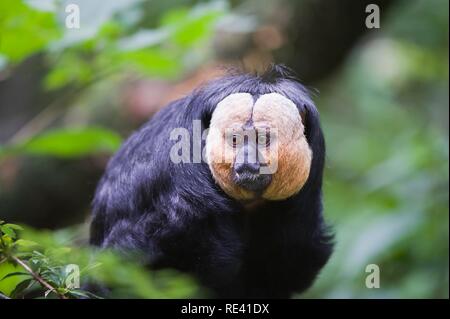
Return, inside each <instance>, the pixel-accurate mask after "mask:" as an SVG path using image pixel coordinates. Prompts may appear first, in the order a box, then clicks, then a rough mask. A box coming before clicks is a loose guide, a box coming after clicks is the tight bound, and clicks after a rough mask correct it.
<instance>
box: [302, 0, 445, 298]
mask: <svg viewBox="0 0 450 319" xmlns="http://www.w3.org/2000/svg"><path fill="white" fill-rule="evenodd" d="M441 5H442V2H441V1H434V2H432V1H430V2H426V3H425V2H414V3H411V5H410V2H405V3H403V4H401V5H399V6H398V8H396V9H395V11H394V13H393V17H395V18H394V19H393V20H390V21H391V22H390V23H389V22H384V25H383V31H384V33H383V34H382V35H379V36H378V37H373V38H372V39H371V41H368V42H367V43H365V45H363V46H361V47H360V48H358V49H357V50H356V51H355V52H354V53H353V55H352V57H351V59H349V62H348V64H347V65H346V66H345V68H344V69H343V71H342V73H341V74H340V76H339V79H338V80H336V81H335V82H332V83H329V84H328V85H327V86H326V87H325V88H323V90H322V91H323V94H321V96H319V97H318V98H317V104H318V105H319V107H320V110H321V113H322V123H323V127H324V130H325V135H326V141H327V149H328V156H327V169H326V173H325V185H324V186H325V187H324V200H325V215H326V218H327V219H328V220H330V221H331V223H332V224H333V225H334V229H335V232H336V251H335V253H334V255H333V257H332V260H331V262H330V263H329V264H328V265H327V266H326V267H325V269H324V271H323V272H322V274H321V275H320V277H319V280H318V281H317V283H316V284H315V285H314V287H313V288H312V289H311V290H310V291H309V292H308V293H307V294H306V297H327V298H335V297H337V298H443V297H445V298H448V295H449V290H448V280H449V277H448V273H449V264H448V249H449V246H448V244H449V242H448V234H449V233H448V231H449V228H448V223H449V219H448V218H449V198H448V193H449V188H448V176H449V167H448V163H449V150H448V143H449V141H448V122H446V121H448V42H447V41H448V37H445V38H444V37H440V36H439V35H438V34H440V32H443V30H440V29H439V26H441V25H442V24H445V23H448V10H444V9H442V8H441ZM447 6H448V3H447ZM418 12H420V18H414V17H415V16H416V15H417V14H418ZM445 20H447V22H445ZM399 21H403V23H401V24H400V26H401V28H399ZM409 21H415V23H414V24H413V27H414V28H415V29H421V30H422V32H420V33H419V32H418V33H414V35H413V34H411V32H410V28H409V27H408V28H405V25H406V24H407V23H409ZM435 29H436V30H439V31H438V32H437V35H436V37H435V32H434V31H432V30H435ZM423 30H428V31H427V32H424V31H423ZM422 37H426V39H425V38H422ZM430 37H433V41H431V40H430ZM424 44H427V45H424ZM445 119H447V120H445ZM368 264H376V265H378V266H379V267H380V285H381V288H380V289H368V288H366V286H365V278H366V276H367V275H369V274H368V273H366V272H365V268H366V265H368Z"/></svg>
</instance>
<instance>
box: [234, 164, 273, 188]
mask: <svg viewBox="0 0 450 319" xmlns="http://www.w3.org/2000/svg"><path fill="white" fill-rule="evenodd" d="M259 169H260V164H259V163H239V164H235V168H234V172H235V175H234V182H235V183H236V184H237V185H239V186H240V187H242V188H244V189H246V190H249V191H253V192H257V193H259V192H261V191H263V190H264V189H266V187H267V186H268V185H269V184H270V182H271V181H272V176H271V175H269V174H260V171H259Z"/></svg>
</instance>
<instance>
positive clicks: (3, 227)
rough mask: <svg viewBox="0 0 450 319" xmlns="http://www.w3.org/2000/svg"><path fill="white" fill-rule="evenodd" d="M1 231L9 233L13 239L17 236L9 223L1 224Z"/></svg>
mask: <svg viewBox="0 0 450 319" xmlns="http://www.w3.org/2000/svg"><path fill="white" fill-rule="evenodd" d="M0 231H1V232H2V233H3V234H5V235H7V236H9V237H11V238H13V239H14V238H16V232H15V231H14V230H13V229H12V228H11V227H9V226H7V224H5V225H1V226H0Z"/></svg>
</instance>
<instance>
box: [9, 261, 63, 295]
mask: <svg viewBox="0 0 450 319" xmlns="http://www.w3.org/2000/svg"><path fill="white" fill-rule="evenodd" d="M11 258H12V259H13V260H14V261H15V262H16V263H18V264H19V265H21V266H22V267H23V268H24V269H25V270H26V271H28V272H29V273H30V274H31V276H33V278H34V279H35V280H36V281H38V282H39V283H40V284H41V285H42V286H43V287H44V288H47V289H48V290H50V291H53V292H55V293H56V294H57V295H58V297H59V298H60V299H68V298H67V297H66V296H64V295H63V294H61V293H60V292H58V291H57V290H56V289H55V288H54V287H53V286H52V285H50V284H49V283H48V282H46V281H45V280H44V279H43V278H42V277H41V276H39V275H38V274H37V273H35V272H34V271H33V269H31V268H30V266H28V265H27V263H25V262H24V261H23V260H21V259H19V258H17V257H16V256H11Z"/></svg>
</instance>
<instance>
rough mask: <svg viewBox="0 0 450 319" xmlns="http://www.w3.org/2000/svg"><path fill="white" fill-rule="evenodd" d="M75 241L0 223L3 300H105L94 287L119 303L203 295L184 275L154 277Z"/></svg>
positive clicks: (63, 234)
mask: <svg viewBox="0 0 450 319" xmlns="http://www.w3.org/2000/svg"><path fill="white" fill-rule="evenodd" d="M18 233H20V234H21V236H18ZM73 235H74V234H73V231H70V230H64V231H60V232H56V233H50V232H42V231H40V232H36V231H34V230H31V229H27V230H24V229H23V228H22V227H21V226H18V225H14V224H7V223H5V222H4V221H0V236H1V237H0V276H1V278H0V294H1V295H3V296H4V298H24V297H27V298H61V299H66V298H102V297H104V296H100V295H96V294H94V293H93V292H92V291H91V289H92V288H93V287H94V288H95V287H102V288H101V289H97V290H99V291H100V292H101V293H103V294H107V297H116V298H133V297H135V298H186V297H192V296H193V295H196V294H199V293H200V290H199V289H198V287H197V286H196V284H195V283H194V282H193V281H192V280H191V279H190V278H188V277H186V276H184V275H180V274H178V273H175V272H172V271H159V272H152V273H149V272H148V271H147V270H145V269H143V268H141V267H139V266H137V263H136V262H133V261H134V259H133V258H131V257H130V256H127V258H126V259H125V258H123V256H120V255H118V254H114V253H113V252H111V251H95V250H94V249H89V248H86V247H78V246H76V245H74V244H73V243H71V237H72V238H73ZM22 237H23V238H27V239H23V238H22ZM72 240H73V239H72ZM74 266H75V268H74ZM75 271H77V272H75ZM78 271H79V280H80V286H79V287H78V285H77V284H76V283H77V281H78V278H77V277H75V276H77V275H78ZM80 287H81V288H80ZM106 287H108V288H106ZM110 287H112V288H110ZM94 290H95V289H94Z"/></svg>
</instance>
